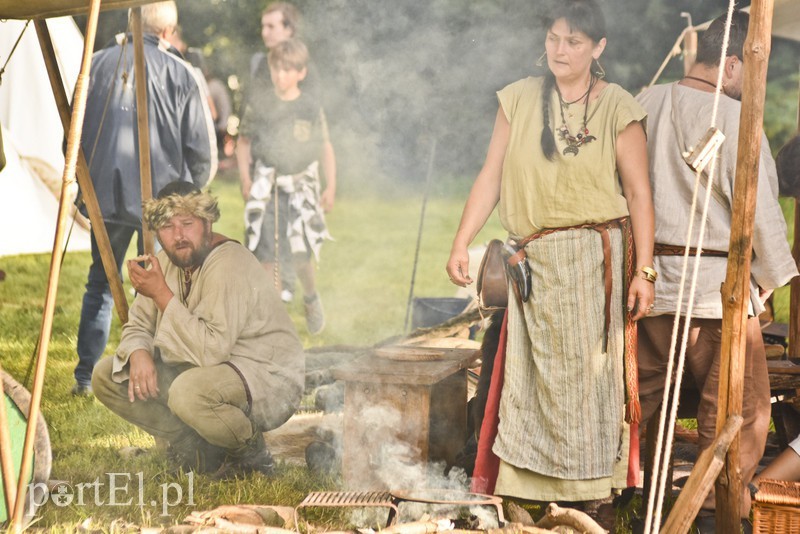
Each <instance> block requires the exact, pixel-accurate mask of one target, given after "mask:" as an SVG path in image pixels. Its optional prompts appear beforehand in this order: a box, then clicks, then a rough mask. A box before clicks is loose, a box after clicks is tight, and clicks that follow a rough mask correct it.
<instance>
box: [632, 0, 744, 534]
mask: <svg viewBox="0 0 800 534" xmlns="http://www.w3.org/2000/svg"><path fill="white" fill-rule="evenodd" d="M734 7H735V0H730V1H729V4H728V13H727V17H726V20H725V31H724V34H723V40H722V49H721V50H720V61H719V67H718V72H717V84H716V88H715V90H714V107H713V110H712V113H711V126H712V127H714V126H715V124H716V121H717V112H718V110H719V99H720V94H721V89H722V75H723V71H724V66H725V59H726V53H727V50H728V43H729V41H730V28H731V21H732V19H733V11H734ZM717 150H719V148H717ZM716 163H717V158H716V157H715V158H713V159H712V160H711V163H710V167H709V172H708V185H707V186H706V193H705V199H704V202H703V212H702V217H701V223H700V233H699V236H698V241H697V246H696V249H697V251H696V254H695V262H694V266H693V270H692V276H691V282H690V287H689V298H688V303H687V308H686V318H685V321H684V325H683V332H682V338H681V347H680V352H679V354H678V367H677V372H676V376H675V386H674V391H675V394H674V395H672V399H671V401H669V397H670V395H669V392H670V389H671V388H670V387H669V384H670V382H671V377H672V374H673V373H672V371H673V367H674V360H675V356H674V354H675V348H676V345H677V340H678V329H679V327H680V321H681V308H682V306H683V293H684V287H685V285H686V271H687V270H688V266H689V250H690V248H691V247H690V245H691V237H692V231H693V229H694V222H695V217H696V207H697V197H698V189H699V187H700V178H701V175H702V171H697V172H696V173H695V184H694V191H693V194H692V206H691V214H690V217H689V227H688V230H687V236H686V248H685V250H684V253H683V264H682V268H681V279H680V289H679V291H678V299H677V304H676V310H675V320H674V322H673V325H672V336H671V339H670V348H669V352H668V355H669V358H668V361H667V371H666V376H665V386H664V394H663V397H662V403H661V411H660V416H659V421H658V434H657V440H656V450H655V457H654V459H653V472H652V474H651V480H652V482H651V490H650V494H649V496H648V502H647V515H646V518H645V528H644V532H645V533H648V534H649V533H651V532H652V533H653V534H656V533H657V532H658V529H659V525H660V524H661V514H662V506H663V502H664V492H665V487H666V479H667V476H668V474H669V458H670V456H671V455H672V440H673V437H674V431H675V420H676V418H677V413H678V404H679V401H680V388H681V383H682V380H683V370H684V366H685V361H686V348H687V345H688V340H689V328H690V326H691V318H692V311H693V308H694V296H695V292H696V289H697V278H698V273H699V269H700V262H701V253H702V248H703V240H704V237H705V230H706V221H707V216H708V208H709V204H710V201H711V189H712V188H711V183H712V181H713V179H714V175H715V172H716ZM668 401H669V402H668ZM668 404H669V405H670V406H669V407H670V413H669V422H668V424H667V421H666V417H667V415H666V412H667V405H668ZM665 427H666V430H667V439H666V448H665V451H664V457H663V458H661V448H662V446H664V445H665V443H664V430H665ZM653 488H656V491H653ZM654 505H655V511H653V507H654Z"/></svg>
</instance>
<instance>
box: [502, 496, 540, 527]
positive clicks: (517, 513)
mask: <svg viewBox="0 0 800 534" xmlns="http://www.w3.org/2000/svg"><path fill="white" fill-rule="evenodd" d="M506 511H507V512H508V518H509V520H510V521H511V522H512V523H519V524H521V525H526V526H534V525H536V521H534V520H533V518H532V517H531V514H529V513H528V511H527V510H526V509H525V508H523V507H522V506H520V505H518V504H516V503H513V502H509V503H508V507H507V509H506Z"/></svg>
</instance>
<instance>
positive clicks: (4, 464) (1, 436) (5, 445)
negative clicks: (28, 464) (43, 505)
mask: <svg viewBox="0 0 800 534" xmlns="http://www.w3.org/2000/svg"><path fill="white" fill-rule="evenodd" d="M0 393H3V394H2V395H0V470H2V471H3V495H4V496H5V501H6V503H5V504H6V517H7V518H8V517H11V514H12V513H13V512H14V502H15V501H16V499H17V486H16V485H15V481H14V474H15V473H16V472H17V470H16V469H14V459H13V456H12V454H11V430H10V428H9V426H8V412H7V410H6V395H5V387H4V386H3V366H2V365H0Z"/></svg>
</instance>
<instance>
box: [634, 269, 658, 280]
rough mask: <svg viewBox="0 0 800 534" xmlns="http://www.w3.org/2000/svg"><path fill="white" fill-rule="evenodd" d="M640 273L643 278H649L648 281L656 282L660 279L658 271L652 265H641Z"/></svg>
mask: <svg viewBox="0 0 800 534" xmlns="http://www.w3.org/2000/svg"><path fill="white" fill-rule="evenodd" d="M639 273H641V276H642V278H644V279H645V280H647V281H648V282H652V283H654V284H655V282H656V280H658V273H657V272H656V270H655V269H653V268H652V267H647V266H644V267H639Z"/></svg>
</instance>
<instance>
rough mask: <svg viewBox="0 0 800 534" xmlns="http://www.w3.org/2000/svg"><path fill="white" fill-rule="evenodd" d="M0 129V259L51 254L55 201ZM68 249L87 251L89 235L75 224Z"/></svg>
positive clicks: (8, 136) (46, 187)
mask: <svg viewBox="0 0 800 534" xmlns="http://www.w3.org/2000/svg"><path fill="white" fill-rule="evenodd" d="M10 137H11V134H10V133H9V132H8V130H6V129H5V128H3V141H4V145H5V146H4V148H5V154H6V167H5V168H4V169H3V171H2V172H0V256H8V255H14V254H29V253H39V252H51V251H52V250H53V240H54V237H55V233H56V217H57V214H58V199H57V198H56V196H55V195H54V194H53V192H52V191H51V190H50V189H49V188H48V186H47V185H46V184H45V183H44V182H43V181H42V180H40V179H39V178H37V177H36V176H34V173H33V172H31V169H30V168H29V167H28V166H27V165H26V161H25V160H24V159H23V158H20V156H19V153H18V152H17V150H16V147H15V146H14V144H13V142H12V141H11V139H10ZM68 249H69V250H88V249H89V233H88V232H87V231H86V230H85V229H83V228H82V227H80V226H79V225H77V224H76V225H75V226H74V228H73V230H72V235H71V236H70V241H69V248H68Z"/></svg>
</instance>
